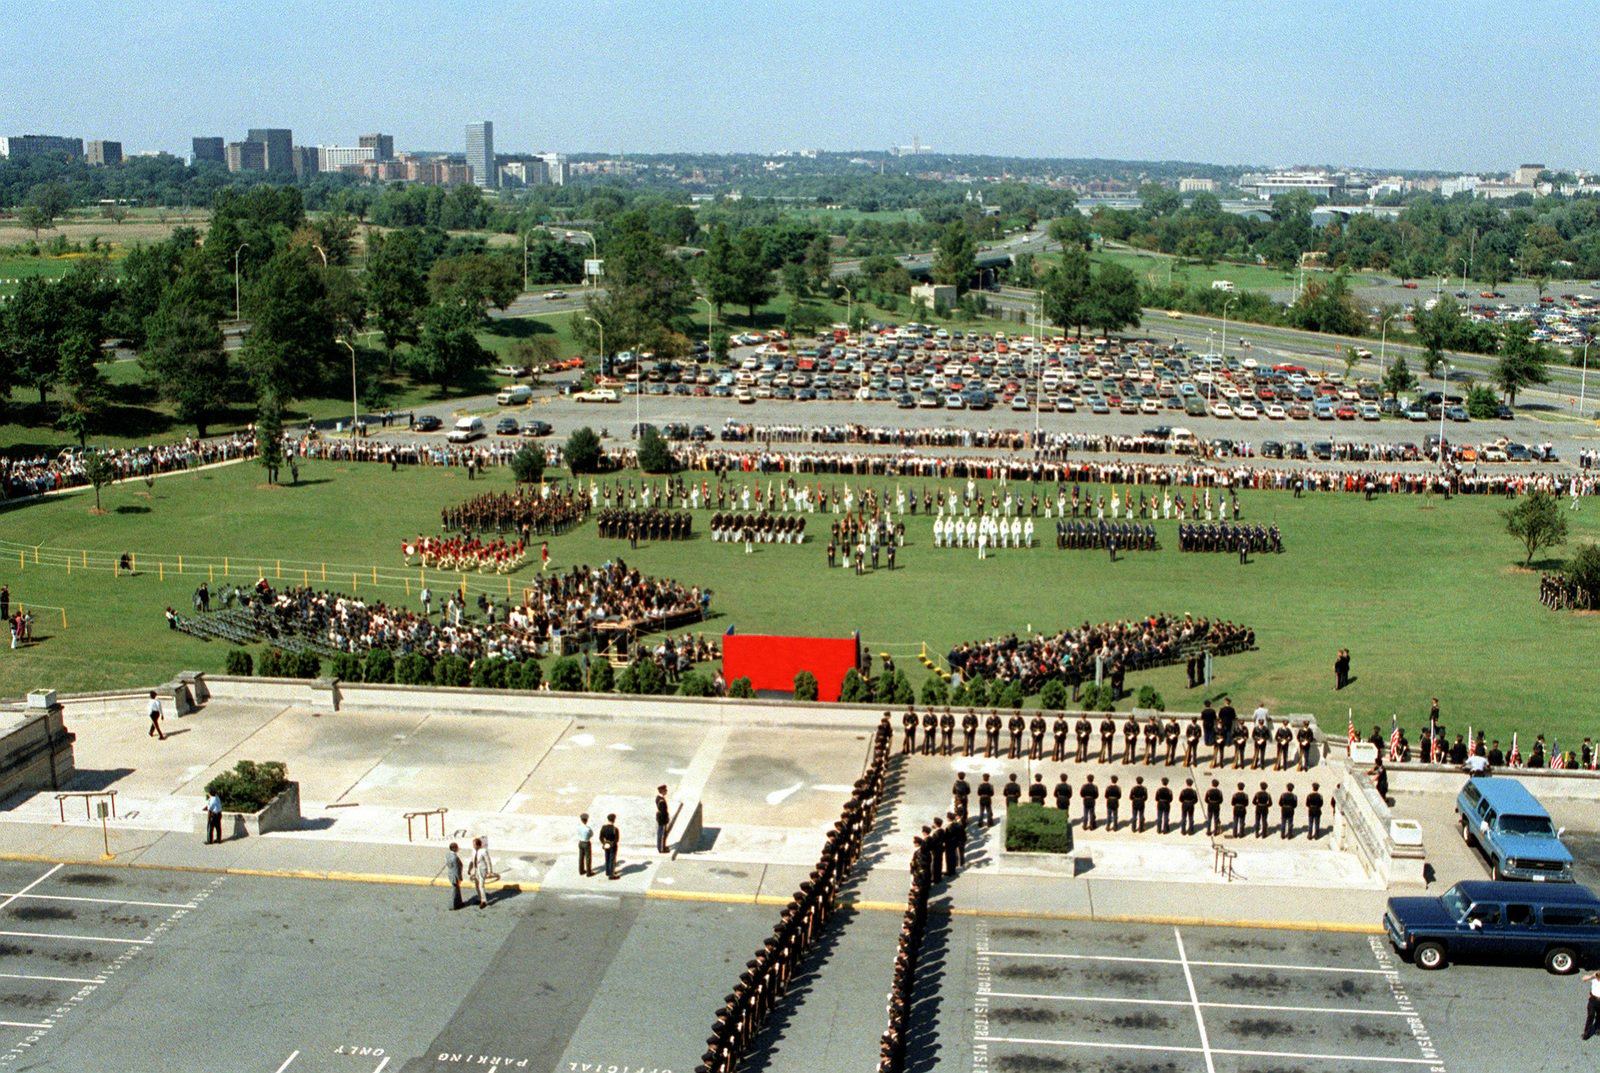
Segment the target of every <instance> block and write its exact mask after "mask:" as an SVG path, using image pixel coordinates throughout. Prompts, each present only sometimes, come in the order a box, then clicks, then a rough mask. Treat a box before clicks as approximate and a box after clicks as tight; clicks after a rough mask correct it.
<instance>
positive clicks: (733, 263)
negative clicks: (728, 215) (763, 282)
mask: <svg viewBox="0 0 1600 1073" xmlns="http://www.w3.org/2000/svg"><path fill="white" fill-rule="evenodd" d="M740 267H741V266H740V264H739V252H738V250H736V249H735V248H734V245H733V240H732V239H730V238H729V237H728V229H727V228H726V227H725V226H723V225H722V224H720V223H719V224H717V225H716V226H715V227H713V228H712V229H711V238H710V239H709V240H708V241H707V242H706V256H705V261H704V263H703V264H702V266H701V269H700V285H701V286H702V287H704V288H705V291H706V297H707V298H708V299H710V301H711V304H712V305H713V306H715V307H716V310H717V316H719V317H720V316H722V307H723V306H725V305H730V304H733V303H735V302H738V301H739V297H740V293H741V292H740V286H739V285H740V271H739V269H740Z"/></svg>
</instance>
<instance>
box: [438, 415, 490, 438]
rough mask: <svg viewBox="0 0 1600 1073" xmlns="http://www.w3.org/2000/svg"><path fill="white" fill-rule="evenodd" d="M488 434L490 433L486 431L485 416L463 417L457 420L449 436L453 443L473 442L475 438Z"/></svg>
mask: <svg viewBox="0 0 1600 1073" xmlns="http://www.w3.org/2000/svg"><path fill="white" fill-rule="evenodd" d="M486 435H488V433H487V432H485V431H484V428H483V418H481V417H463V418H460V419H458V420H457V421H456V423H455V427H453V428H452V429H451V430H450V435H449V437H448V438H449V440H450V442H451V443H471V442H472V441H473V440H481V439H483V437H484V436H486Z"/></svg>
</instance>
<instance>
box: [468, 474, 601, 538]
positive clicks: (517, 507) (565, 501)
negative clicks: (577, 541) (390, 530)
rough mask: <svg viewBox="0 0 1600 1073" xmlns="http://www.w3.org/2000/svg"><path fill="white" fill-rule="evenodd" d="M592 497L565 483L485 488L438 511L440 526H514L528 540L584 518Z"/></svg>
mask: <svg viewBox="0 0 1600 1073" xmlns="http://www.w3.org/2000/svg"><path fill="white" fill-rule="evenodd" d="M588 513H589V499H588V497H587V496H585V495H584V494H583V493H582V492H581V491H579V490H577V489H575V488H573V487H571V486H563V487H561V488H556V487H555V486H554V485H548V484H547V485H542V486H540V487H539V488H533V487H519V488H518V489H517V491H516V492H486V493H484V494H483V495H479V496H473V497H472V498H471V499H469V500H467V501H466V502H464V503H459V504H457V505H456V506H453V507H444V508H442V509H441V510H440V511H439V526H440V528H442V529H444V530H445V531H446V532H458V533H482V532H486V531H488V530H489V529H493V530H495V531H496V532H498V533H504V532H506V531H508V530H514V531H516V532H518V533H520V534H522V539H523V540H527V539H529V538H530V537H532V536H535V535H540V534H549V533H563V532H565V531H566V530H567V529H569V528H571V527H572V526H574V525H576V524H577V523H579V522H581V521H583V519H584V518H585V517H587V516H588Z"/></svg>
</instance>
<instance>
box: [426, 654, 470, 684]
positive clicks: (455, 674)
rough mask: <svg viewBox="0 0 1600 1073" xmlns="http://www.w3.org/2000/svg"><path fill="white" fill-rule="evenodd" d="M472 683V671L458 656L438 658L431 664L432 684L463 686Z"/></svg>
mask: <svg viewBox="0 0 1600 1073" xmlns="http://www.w3.org/2000/svg"><path fill="white" fill-rule="evenodd" d="M471 681H472V671H471V669H470V668H468V666H467V661H466V660H464V659H462V658H461V657H460V656H448V655H447V656H440V657H439V658H438V659H436V660H434V663H433V684H434V685H439V686H464V685H468V684H470V683H471Z"/></svg>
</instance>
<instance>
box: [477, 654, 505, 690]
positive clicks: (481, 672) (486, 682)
mask: <svg viewBox="0 0 1600 1073" xmlns="http://www.w3.org/2000/svg"><path fill="white" fill-rule="evenodd" d="M472 687H473V688H474V689H504V688H505V687H506V661H505V660H503V659H501V658H500V657H498V656H494V657H490V656H482V657H479V659H478V660H477V662H475V663H473V665H472Z"/></svg>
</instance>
